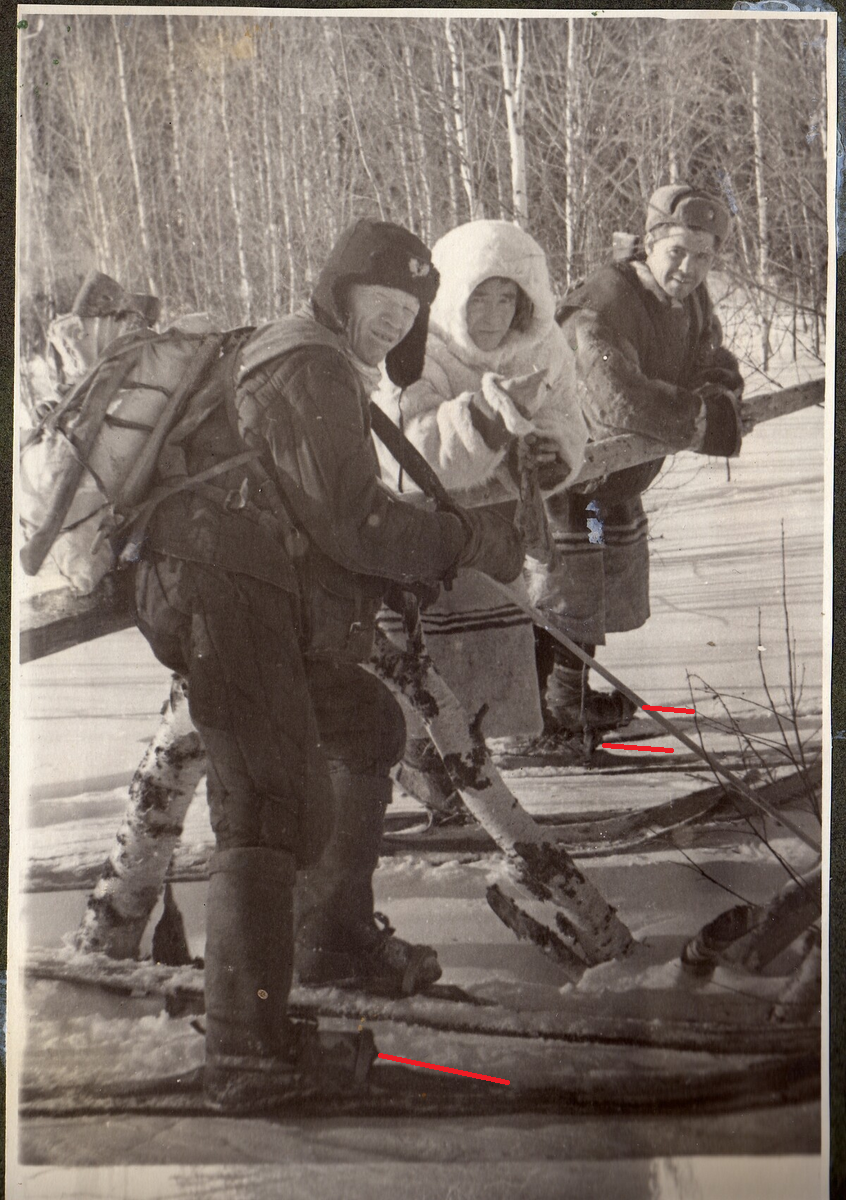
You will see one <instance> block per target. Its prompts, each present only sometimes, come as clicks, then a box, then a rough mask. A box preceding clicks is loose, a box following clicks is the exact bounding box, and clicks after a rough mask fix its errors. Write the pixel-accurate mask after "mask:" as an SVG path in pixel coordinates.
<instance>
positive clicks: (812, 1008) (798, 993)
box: [770, 927, 822, 1025]
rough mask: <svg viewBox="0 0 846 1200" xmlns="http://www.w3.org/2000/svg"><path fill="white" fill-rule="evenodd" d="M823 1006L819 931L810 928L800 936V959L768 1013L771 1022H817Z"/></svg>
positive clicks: (780, 1023)
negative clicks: (802, 936) (801, 937)
mask: <svg viewBox="0 0 846 1200" xmlns="http://www.w3.org/2000/svg"><path fill="white" fill-rule="evenodd" d="M821 1008H822V934H821V933H820V930H819V928H817V927H814V928H812V929H809V930H808V932H807V933H806V934H805V936H804V938H803V939H802V959H801V962H800V963H799V966H798V967H797V969H796V971H795V972H794V974H793V975H792V976H791V978H790V980H789V981H788V983H787V985H786V986H785V988H784V990H783V991H782V992H781V994H780V996H779V998H778V1001H777V1003H776V1005H775V1007H774V1008H773V1010H772V1012H771V1013H770V1021H772V1023H773V1024H775V1025H783V1024H784V1023H785V1022H787V1021H790V1022H791V1023H796V1022H798V1021H808V1022H810V1021H819V1020H820V1017H821Z"/></svg>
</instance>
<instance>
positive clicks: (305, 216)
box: [18, 8, 827, 369]
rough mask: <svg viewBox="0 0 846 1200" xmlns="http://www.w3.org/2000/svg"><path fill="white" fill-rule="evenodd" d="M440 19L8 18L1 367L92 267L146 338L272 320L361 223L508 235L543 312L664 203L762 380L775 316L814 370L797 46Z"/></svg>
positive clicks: (37, 336)
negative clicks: (150, 306) (198, 320)
mask: <svg viewBox="0 0 846 1200" xmlns="http://www.w3.org/2000/svg"><path fill="white" fill-rule="evenodd" d="M444 11H445V10H432V12H431V14H429V15H414V16H409V17H398V16H379V17H358V16H349V15H343V14H341V13H340V12H339V13H338V14H337V15H335V14H330V15H317V14H316V15H313V16H288V15H282V14H279V15H267V14H264V15H261V14H249V13H244V12H241V13H231V14H226V15H192V14H185V13H182V12H180V10H179V9H176V8H175V9H173V10H172V11H170V12H169V13H167V14H164V13H159V14H153V13H143V12H141V13H138V12H136V13H122V14H120V15H108V14H93V15H91V14H85V13H84V14H78V13H74V12H73V11H71V12H68V13H65V14H62V13H60V12H58V11H57V12H56V13H49V14H45V15H30V16H29V17H28V19H27V20H26V21H22V22H21V23H20V26H19V30H18V36H19V38H20V79H19V82H20V88H19V97H20V99H19V202H18V214H19V229H18V246H19V296H20V314H21V317H20V321H21V323H20V329H21V343H22V344H21V351H22V354H23V355H24V357H26V356H27V355H29V354H32V353H38V352H39V351H41V350H42V348H43V345H44V336H45V330H46V326H47V324H48V322H49V321H50V319H51V318H52V317H53V316H54V315H56V314H57V313H60V312H66V311H68V309H69V308H70V306H71V304H72V302H73V298H74V295H75V293H76V291H77V289H78V287H79V285H80V283H81V281H82V279H83V278H84V276H85V274H86V273H87V272H88V271H89V270H90V269H92V268H95V267H96V268H97V269H99V270H102V271H105V272H107V273H109V274H111V275H113V276H114V277H115V278H116V279H118V280H119V281H120V282H121V283H122V284H123V285H124V286H125V287H127V288H129V289H130V290H133V291H150V292H153V293H155V294H156V295H158V296H160V297H161V299H162V302H163V316H164V319H165V320H168V319H172V318H173V317H175V316H177V315H179V314H181V313H185V312H191V311H205V312H208V313H209V314H210V315H211V316H212V318H213V320H215V321H216V322H218V323H219V324H220V325H221V326H222V327H233V326H238V325H244V324H254V323H259V322H261V321H264V320H267V319H269V318H271V317H273V316H274V315H278V314H280V313H283V312H286V311H289V310H291V309H292V308H294V307H295V306H296V305H297V304H298V303H299V302H300V301H301V299H303V298H304V297H305V296H307V294H308V291H309V287H310V285H311V283H312V282H313V280H314V278H315V274H316V272H317V271H318V270H319V268H320V265H321V263H322V261H323V259H324V258H325V256H326V253H327V251H328V249H329V247H330V246H331V244H332V242H333V241H334V239H335V238H336V236H337V235H338V233H339V232H340V231H341V230H342V229H343V228H344V226H345V225H346V224H347V223H348V222H349V221H351V220H353V219H355V218H356V217H359V216H364V215H374V216H375V215H378V216H380V217H382V218H384V219H386V220H392V221H397V222H400V223H402V224H404V225H407V226H409V227H410V228H412V229H413V230H415V232H417V233H418V234H419V235H420V236H421V237H422V238H423V239H424V240H426V241H427V242H429V244H431V243H432V242H433V241H434V240H435V239H437V238H438V237H439V236H440V235H441V234H443V233H444V232H446V231H447V230H448V229H450V228H451V227H453V226H454V225H456V224H459V223H461V222H464V221H468V220H470V219H472V218H477V217H497V218H504V219H508V220H515V221H518V222H519V223H520V224H522V225H523V226H524V227H525V228H527V229H528V230H529V232H530V233H531V234H532V235H533V236H534V237H535V238H536V239H537V240H538V241H539V242H540V243H541V245H542V246H543V247H544V248H545V249H546V251H547V253H548V255H549V259H550V266H551V271H552V275H553V279H554V281H555V285H556V287H557V288H558V290H559V292H562V293H563V291H564V290H565V289H566V288H567V287H568V286H570V285H572V284H573V283H575V282H576V281H577V280H578V279H580V278H582V277H583V276H584V275H585V274H586V273H587V272H588V271H590V270H592V269H593V268H594V267H596V266H597V265H598V264H599V263H600V262H602V261H603V260H605V259H607V258H608V256H609V254H610V251H611V244H612V234H613V233H614V232H615V231H629V232H632V233H639V232H641V230H642V220H643V209H644V203H645V200H646V198H647V197H648V196H649V194H650V193H651V192H652V191H653V190H654V188H656V187H657V186H659V185H661V184H662V183H666V182H672V181H675V180H679V179H681V180H686V181H688V182H690V183H693V184H695V185H699V186H701V187H704V188H706V189H708V190H710V191H712V192H714V193H715V194H721V195H722V196H723V198H724V200H725V201H726V203H727V204H728V206H729V207H730V209H731V210H732V212H733V214H734V217H735V221H734V233H733V235H732V238H731V240H730V243H729V245H728V246H727V248H726V252H725V254H724V255H723V258H722V262H721V264H720V270H721V271H722V272H723V273H724V275H725V278H726V279H728V280H729V281H730V285H731V286H732V287H734V288H736V289H737V291H738V294H740V295H742V297H743V300H744V304H745V307H746V310H747V311H749V309H750V308H751V310H752V311H753V312H754V314H755V319H756V323H757V329H758V334H757V337H758V345H759V353H760V357H761V360H762V362H763V365H764V368H765V369H766V361H767V357H768V355H769V354H770V353H771V351H772V346H771V340H772V332H771V326H772V322H773V314H774V313H775V312H776V310H777V309H778V310H779V311H780V312H781V314H782V316H783V314H784V312H787V313H789V321H788V324H787V326H786V327H787V328H788V330H789V332H788V334H787V335H785V334H784V333H783V332H782V333H781V334H780V336H788V337H792V339H793V349H794V355H795V353H796V349H797V346H801V347H802V349H803V351H808V352H810V353H812V354H816V355H820V354H821V353H822V345H823V339H824V303H825V289H826V258H827V228H826V72H825V57H826V35H825V27H824V25H823V24H822V23H821V22H819V21H814V20H805V19H801V20H766V19H758V18H746V17H741V16H735V17H733V18H731V19H692V18H688V19H684V18H675V19H668V18H664V17H648V16H643V17H640V16H635V17H624V18H623V17H620V18H615V17H597V18H593V17H590V16H572V15H563V16H555V17H548V16H543V15H540V14H538V15H534V16H527V17H521V18H516V17H514V16H512V15H509V16H505V17H502V18H496V17H489V16H486V17H478V18H477V17H473V16H450V15H446V16H445V15H443V13H444ZM779 328H780V329H782V331H783V329H784V328H785V325H784V321H783V320H782V322H781V324H780V326H779Z"/></svg>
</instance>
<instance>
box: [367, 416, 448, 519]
mask: <svg viewBox="0 0 846 1200" xmlns="http://www.w3.org/2000/svg"><path fill="white" fill-rule="evenodd" d="M370 424H371V428H372V430H373V432H374V433H375V434H376V436H377V437H378V439H379V441H380V442H382V444H383V445H384V446H385V447H386V448H387V449H388V450H389V451H390V453H391V454H392V455H393V456H394V458H395V459H396V460H397V462H398V463H399V465H400V466H401V467H402V469H403V471H405V472H407V474H408V476H409V478H410V479H411V480H413V482H414V483H416V484H417V486H418V487H419V488H420V490H421V491H422V492H423V493H424V494H425V495H427V496H428V497H429V498H430V499H431V500H434V501H435V502H436V504H437V505H438V507H439V508H442V509H447V510H449V509H453V510H454V509H455V507H456V505H455V502H454V501H453V500H452V499H451V497H450V494H449V492H448V491H447V490H446V488H445V487H444V485H443V484H442V483H441V481H440V479H439V478H438V476H437V475H436V474H435V472H434V470H433V469H432V467H431V466H430V465H429V463H427V462H426V459H425V458H424V457H423V455H422V454H421V453H420V451H419V450H418V449H417V447H416V446H412V444H411V442H410V441H409V440H408V438H407V437H406V436H405V434H404V433H403V432H402V430H401V429H399V428H397V426H396V425H395V424H394V423H393V421H392V420H391V418H390V417H389V416H388V415H387V413H384V412H383V411H382V409H381V408H380V407H379V405H378V404H376V403H375V402H374V401H373V400H371V401H370Z"/></svg>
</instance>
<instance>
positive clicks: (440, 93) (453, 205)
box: [423, 37, 461, 225]
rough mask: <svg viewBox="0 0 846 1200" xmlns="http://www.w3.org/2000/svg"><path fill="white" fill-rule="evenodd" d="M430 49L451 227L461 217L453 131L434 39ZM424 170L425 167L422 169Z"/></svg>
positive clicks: (457, 222)
mask: <svg viewBox="0 0 846 1200" xmlns="http://www.w3.org/2000/svg"><path fill="white" fill-rule="evenodd" d="M431 48H432V78H433V81H434V85H435V94H436V96H437V99H438V107H439V108H440V110H441V120H442V121H443V127H444V157H445V159H446V168H447V187H448V188H449V212H450V217H451V219H452V224H453V225H458V224H460V222H461V217H460V216H459V211H458V180H457V179H456V177H455V153H454V150H453V144H452V143H453V137H454V131H453V128H452V126H451V124H450V119H449V105H448V104H447V102H446V99H445V92H444V86H443V83H442V81H441V77H440V70H439V68H438V47H437V43H436V41H435V38H434V37H433V38H432V41H431ZM423 169H424V170H425V165H424V168H423Z"/></svg>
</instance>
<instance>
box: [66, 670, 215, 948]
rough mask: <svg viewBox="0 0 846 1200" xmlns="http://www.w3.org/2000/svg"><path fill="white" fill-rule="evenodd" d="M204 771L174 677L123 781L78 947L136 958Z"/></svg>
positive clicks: (180, 683) (181, 689)
mask: <svg viewBox="0 0 846 1200" xmlns="http://www.w3.org/2000/svg"><path fill="white" fill-rule="evenodd" d="M204 771H205V753H204V750H203V746H202V742H201V741H200V735H199V734H198V733H197V732H196V731H195V729H194V726H193V725H192V724H191V718H190V716H189V714H188V700H187V697H186V691H185V683H184V681H183V680H181V679H179V678H178V676H174V678H173V685H172V687H171V692H170V698H169V699H168V701H167V703H166V704H165V706H164V708H163V710H162V720H161V723H160V725H159V728H158V730H157V731H156V734H155V736H154V738H153V740H152V742H151V743H150V746H149V748H148V750H147V752H146V754H145V755H144V757H143V758H142V760H141V763H140V765H139V767H138V770H137V771H136V772H135V776H134V777H133V780H132V783H131V784H130V785H129V806H128V808H127V812H126V816H125V817H124V821H123V825H122V826H121V828H120V831H119V832H118V836H117V845H116V846H115V848H114V850H113V851H112V853H111V856H110V857H109V860H108V862H107V863H106V866H105V869H104V871H103V874H102V876H101V877H100V880H99V882H98V883H97V886H96V887H95V888H94V891H93V893H92V894H91V896H90V897H89V900H88V908H87V909H86V911H85V916H84V917H83V919H82V924H81V925H80V927H79V929H78V931H77V934H76V947H77V949H78V950H86V951H99V952H100V953H102V954H107V955H109V957H110V958H134V957H136V956H137V954H138V948H139V946H140V944H141V938H142V936H143V934H144V930H145V929H146V927H147V923H148V921H149V919H150V914H151V913H152V911H153V909H154V908H155V906H156V901H157V900H158V898H159V896H160V895H161V892H162V889H163V887H164V881H165V875H166V873H167V869H168V866H169V864H170V860H171V858H172V856H173V851H174V849H175V848H176V845H177V843H178V842H179V838H180V836H181V834H182V825H183V822H184V820H185V814H186V812H187V811H188V805H189V804H190V803H191V798H192V796H193V795H194V792H195V790H196V788H197V784H198V783H199V781H200V778H201V777H202V775H203V772H204Z"/></svg>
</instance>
